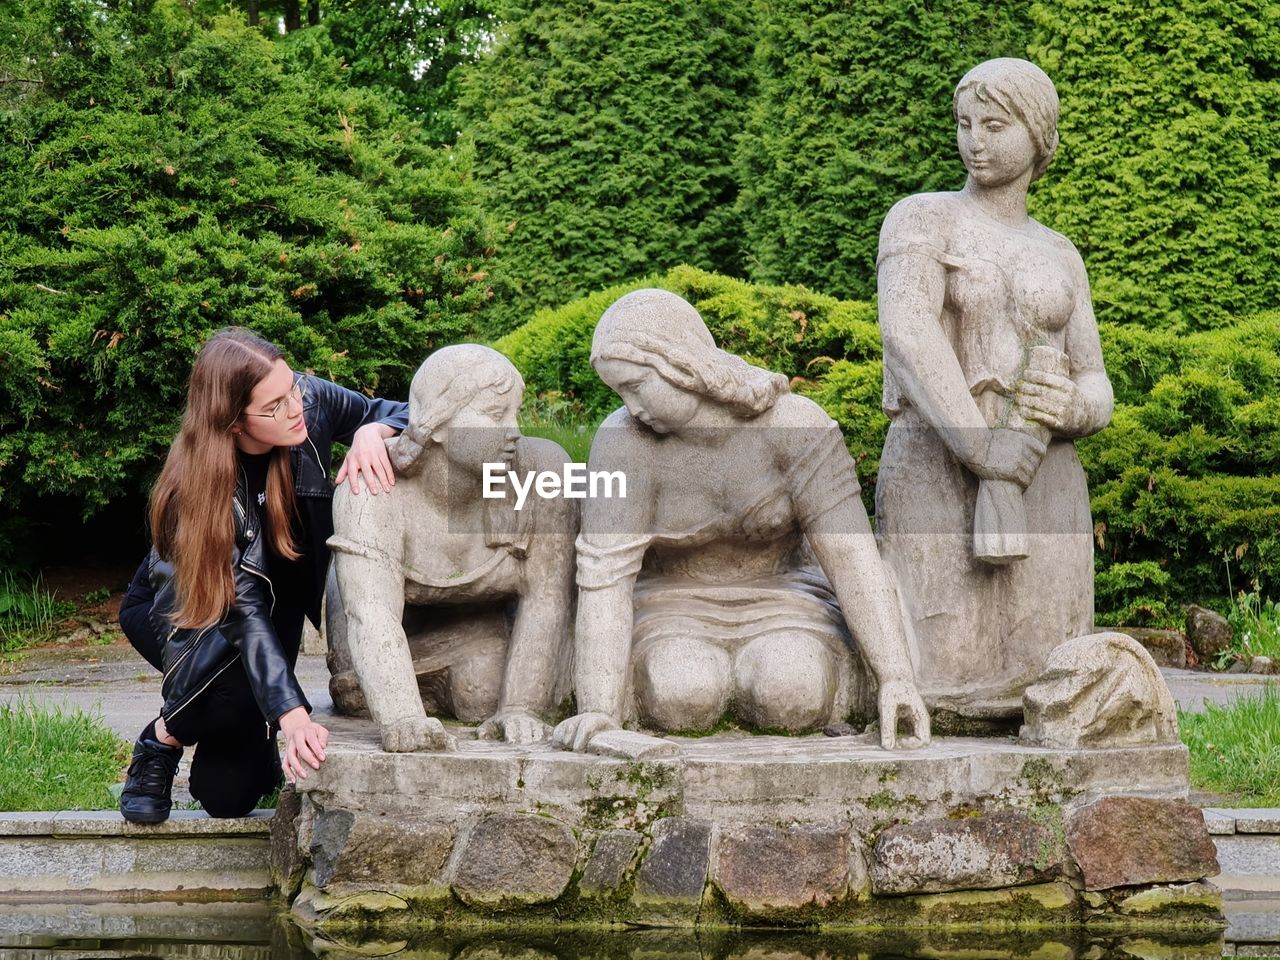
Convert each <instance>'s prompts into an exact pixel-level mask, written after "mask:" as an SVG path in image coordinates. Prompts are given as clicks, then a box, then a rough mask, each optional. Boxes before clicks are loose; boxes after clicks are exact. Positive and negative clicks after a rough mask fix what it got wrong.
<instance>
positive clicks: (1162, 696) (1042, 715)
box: [1019, 633, 1178, 750]
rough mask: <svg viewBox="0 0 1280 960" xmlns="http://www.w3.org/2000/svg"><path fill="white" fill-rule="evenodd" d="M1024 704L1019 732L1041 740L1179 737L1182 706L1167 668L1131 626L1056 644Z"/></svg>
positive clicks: (1105, 743) (1106, 743)
mask: <svg viewBox="0 0 1280 960" xmlns="http://www.w3.org/2000/svg"><path fill="white" fill-rule="evenodd" d="M1022 704H1023V712H1024V715H1025V717H1026V723H1025V724H1023V727H1022V731H1021V733H1020V734H1019V739H1021V740H1023V741H1024V742H1026V743H1032V744H1035V745H1037V746H1041V747H1057V748H1059V749H1066V750H1075V749H1078V748H1080V747H1119V746H1134V745H1138V744H1146V743H1151V744H1159V743H1177V742H1178V708H1177V705H1176V704H1175V703H1174V702H1173V696H1172V695H1171V694H1170V693H1169V687H1168V685H1167V684H1166V683H1165V682H1164V677H1163V676H1161V674H1160V668H1159V667H1157V666H1156V664H1155V661H1154V660H1152V659H1151V654H1149V653H1147V651H1146V650H1145V649H1143V647H1142V645H1141V644H1139V643H1138V642H1137V641H1136V640H1134V639H1133V638H1132V637H1129V636H1125V635H1124V634H1123V633H1093V634H1088V635H1087V636H1083V637H1075V638H1074V639H1071V640H1068V641H1066V642H1065V643H1060V644H1059V645H1058V646H1056V647H1054V649H1053V652H1052V653H1051V654H1050V655H1049V660H1048V662H1047V663H1046V664H1045V668H1044V672H1043V673H1042V674H1041V675H1040V677H1039V679H1037V680H1036V682H1035V683H1033V684H1032V685H1031V686H1029V687H1027V689H1026V692H1025V693H1024V694H1023V696H1022Z"/></svg>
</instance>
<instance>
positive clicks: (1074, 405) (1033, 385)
mask: <svg viewBox="0 0 1280 960" xmlns="http://www.w3.org/2000/svg"><path fill="white" fill-rule="evenodd" d="M1017 399H1018V412H1019V413H1021V414H1022V417H1023V419H1024V420H1034V421H1035V422H1036V423H1042V424H1044V425H1045V426H1046V427H1048V428H1049V429H1050V430H1052V431H1053V432H1054V433H1070V432H1071V431H1072V430H1073V428H1074V426H1075V420H1076V419H1077V413H1078V411H1079V410H1080V407H1081V403H1080V391H1079V390H1078V389H1077V387H1076V382H1075V381H1074V380H1072V379H1071V378H1070V377H1064V376H1062V375H1061V374H1057V373H1049V372H1048V371H1046V370H1035V369H1030V370H1028V371H1027V372H1026V374H1025V376H1024V377H1023V379H1022V382H1021V383H1019V384H1018V392H1017Z"/></svg>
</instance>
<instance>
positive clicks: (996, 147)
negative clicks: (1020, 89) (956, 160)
mask: <svg viewBox="0 0 1280 960" xmlns="http://www.w3.org/2000/svg"><path fill="white" fill-rule="evenodd" d="M956 145H957V146H958V147H959V149H960V158H961V159H962V160H963V161H964V165H965V169H967V170H968V171H969V176H970V178H971V179H972V180H973V182H974V183H976V184H977V185H979V186H982V187H1001V186H1004V185H1005V184H1006V183H1012V182H1014V181H1015V180H1017V179H1018V178H1019V177H1021V176H1022V175H1023V174H1029V173H1030V172H1031V171H1032V170H1034V169H1035V165H1036V161H1037V160H1038V159H1039V157H1038V156H1037V154H1036V147H1035V143H1034V141H1033V140H1032V139H1031V131H1030V130H1028V129H1027V126H1026V124H1024V123H1023V122H1022V121H1021V120H1019V119H1018V118H1017V117H1015V116H1013V115H1012V114H1010V113H1009V112H1008V111H1006V110H1005V109H1004V108H1003V107H1001V106H1000V105H999V104H997V103H996V102H994V101H992V100H982V99H980V98H979V97H978V95H977V93H976V92H975V91H974V90H973V89H969V90H965V91H963V92H962V93H961V94H960V97H959V98H958V99H957V101H956Z"/></svg>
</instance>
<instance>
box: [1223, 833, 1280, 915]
mask: <svg viewBox="0 0 1280 960" xmlns="http://www.w3.org/2000/svg"><path fill="white" fill-rule="evenodd" d="M1215 846H1216V847H1217V850H1218V863H1219V865H1220V866H1221V867H1222V873H1221V874H1220V875H1219V876H1218V878H1217V879H1216V880H1215V881H1214V882H1215V884H1217V885H1218V886H1220V887H1221V888H1222V889H1224V890H1247V891H1251V892H1254V893H1268V894H1273V895H1276V898H1277V899H1280V876H1277V875H1276V864H1278V863H1280V837H1275V836H1258V835H1257V834H1253V835H1250V834H1241V833H1237V834H1235V835H1234V836H1230V837H1218V839H1217V843H1216V844H1215Z"/></svg>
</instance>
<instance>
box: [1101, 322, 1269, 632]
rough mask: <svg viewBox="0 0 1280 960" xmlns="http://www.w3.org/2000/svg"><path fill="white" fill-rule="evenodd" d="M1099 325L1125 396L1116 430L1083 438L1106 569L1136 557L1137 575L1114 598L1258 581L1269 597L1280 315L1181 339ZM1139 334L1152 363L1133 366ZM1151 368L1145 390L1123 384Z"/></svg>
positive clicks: (1211, 591) (1184, 594)
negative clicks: (1127, 352) (1145, 366)
mask: <svg viewBox="0 0 1280 960" xmlns="http://www.w3.org/2000/svg"><path fill="white" fill-rule="evenodd" d="M1102 334H1103V352H1104V354H1105V356H1106V358H1107V363H1108V369H1109V370H1111V371H1113V372H1112V379H1113V380H1114V381H1116V382H1117V383H1118V384H1120V385H1121V389H1120V391H1119V402H1118V403H1117V407H1116V415H1115V417H1114V419H1113V420H1112V424H1111V426H1110V428H1108V429H1107V430H1105V431H1103V432H1102V433H1100V434H1098V435H1097V436H1095V437H1091V438H1089V439H1088V440H1086V441H1084V442H1083V443H1081V444H1080V454H1081V459H1082V460H1083V461H1084V464H1085V469H1086V470H1087V471H1088V474H1089V480H1090V492H1091V494H1092V498H1093V514H1094V522H1095V524H1096V529H1097V541H1098V546H1099V548H1100V549H1099V551H1098V552H1099V556H1100V557H1102V558H1103V562H1104V565H1107V566H1109V565H1110V564H1114V563H1129V564H1136V565H1140V566H1135V567H1133V568H1132V569H1131V571H1130V572H1131V573H1133V574H1141V576H1135V577H1132V578H1131V581H1130V582H1129V583H1128V584H1126V585H1117V586H1116V589H1115V590H1114V592H1113V594H1112V595H1113V597H1114V601H1113V602H1116V603H1117V605H1118V606H1119V605H1127V604H1134V603H1138V605H1139V606H1141V605H1142V602H1145V601H1146V600H1150V599H1157V600H1158V599H1159V598H1160V597H1162V596H1163V597H1175V598H1178V599H1196V598H1211V597H1219V598H1221V597H1225V596H1226V595H1228V594H1229V593H1230V592H1231V589H1235V590H1241V589H1245V590H1247V589H1250V588H1251V587H1253V586H1258V587H1261V588H1262V590H1263V591H1264V592H1268V593H1270V594H1272V595H1274V593H1275V591H1276V589H1277V587H1280V313H1267V314H1261V315H1258V316H1254V317H1249V318H1246V319H1244V320H1240V321H1237V322H1235V323H1233V324H1231V325H1230V326H1224V327H1222V328H1221V329H1218V330H1209V331H1203V332H1200V333H1196V334H1193V335H1190V336H1186V337H1182V338H1178V339H1174V338H1171V337H1170V336H1169V335H1168V334H1165V333H1160V332H1155V333H1151V334H1135V332H1134V331H1133V330H1128V331H1121V330H1120V329H1119V328H1117V327H1114V326H1111V325H1104V326H1103V328H1102ZM1143 337H1146V338H1148V344H1147V349H1146V350H1144V351H1141V352H1142V355H1143V358H1144V359H1145V361H1146V362H1148V363H1150V364H1152V365H1154V368H1155V369H1154V371H1152V370H1150V369H1149V370H1148V372H1147V373H1138V374H1136V375H1135V373H1134V371H1135V367H1136V365H1137V361H1136V356H1137V354H1138V352H1139V351H1138V350H1136V349H1135V347H1136V345H1137V342H1140V341H1141V339H1142V338H1143ZM1117 341H1120V343H1121V344H1122V347H1120V348H1116V347H1114V345H1115V344H1116V343H1117ZM1123 347H1127V348H1128V349H1129V350H1130V351H1132V353H1131V356H1130V358H1126V357H1125V353H1124V349H1123ZM1152 373H1154V376H1152ZM1148 377H1150V388H1149V391H1140V389H1133V388H1132V387H1130V388H1129V389H1126V388H1125V384H1126V383H1127V382H1128V383H1131V384H1140V383H1141V382H1142V381H1143V380H1144V379H1146V378H1148ZM1157 570H1158V571H1160V572H1162V573H1164V574H1167V576H1168V580H1167V581H1166V580H1164V578H1163V577H1161V576H1160V575H1159V573H1157ZM1228 578H1230V581H1229V580H1228ZM1159 612H1160V611H1159V610H1158V608H1157V609H1154V610H1153V611H1152V613H1153V617H1154V618H1158V616H1159Z"/></svg>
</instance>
